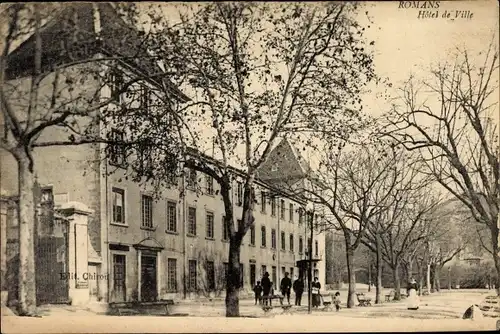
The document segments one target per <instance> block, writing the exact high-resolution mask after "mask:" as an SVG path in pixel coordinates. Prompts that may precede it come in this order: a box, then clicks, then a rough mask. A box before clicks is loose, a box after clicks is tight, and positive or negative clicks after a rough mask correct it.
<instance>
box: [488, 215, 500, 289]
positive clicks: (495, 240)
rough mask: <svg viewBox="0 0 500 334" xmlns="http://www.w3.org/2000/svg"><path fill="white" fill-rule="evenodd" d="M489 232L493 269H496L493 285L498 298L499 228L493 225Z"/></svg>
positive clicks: (499, 282) (499, 270)
mask: <svg viewBox="0 0 500 334" xmlns="http://www.w3.org/2000/svg"><path fill="white" fill-rule="evenodd" d="M490 231H491V241H492V246H493V248H492V249H493V262H494V263H495V269H496V277H495V279H494V280H493V282H494V284H495V289H496V292H497V296H500V248H499V247H498V246H499V240H498V237H499V236H498V232H499V226H498V225H496V224H493V225H492V226H491V227H490Z"/></svg>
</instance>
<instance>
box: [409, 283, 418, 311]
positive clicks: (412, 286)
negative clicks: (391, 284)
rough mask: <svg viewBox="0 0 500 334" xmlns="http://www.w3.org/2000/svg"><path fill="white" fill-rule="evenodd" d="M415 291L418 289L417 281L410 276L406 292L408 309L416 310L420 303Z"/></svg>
mask: <svg viewBox="0 0 500 334" xmlns="http://www.w3.org/2000/svg"><path fill="white" fill-rule="evenodd" d="M417 291H418V284H417V281H416V280H415V279H414V278H412V279H411V281H410V283H409V284H408V288H407V294H408V298H407V303H408V309H409V310H418V307H419V305H420V298H419V297H418V294H417Z"/></svg>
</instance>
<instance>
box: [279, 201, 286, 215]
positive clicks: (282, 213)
mask: <svg viewBox="0 0 500 334" xmlns="http://www.w3.org/2000/svg"><path fill="white" fill-rule="evenodd" d="M280 205H281V207H280V209H281V217H280V218H281V219H285V200H284V199H282V200H281V201H280Z"/></svg>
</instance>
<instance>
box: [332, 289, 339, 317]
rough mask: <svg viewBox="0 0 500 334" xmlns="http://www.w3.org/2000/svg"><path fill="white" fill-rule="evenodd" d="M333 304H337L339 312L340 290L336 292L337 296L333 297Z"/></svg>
mask: <svg viewBox="0 0 500 334" xmlns="http://www.w3.org/2000/svg"><path fill="white" fill-rule="evenodd" d="M333 304H334V305H335V310H337V312H338V311H339V310H340V292H338V291H337V292H335V296H334V297H333Z"/></svg>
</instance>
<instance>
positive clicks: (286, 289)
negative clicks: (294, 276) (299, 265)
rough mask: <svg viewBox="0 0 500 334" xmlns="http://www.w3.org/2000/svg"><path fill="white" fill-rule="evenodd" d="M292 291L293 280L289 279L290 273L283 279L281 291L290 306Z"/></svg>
mask: <svg viewBox="0 0 500 334" xmlns="http://www.w3.org/2000/svg"><path fill="white" fill-rule="evenodd" d="M291 289H292V280H291V279H290V277H288V273H285V277H283V278H282V279H281V284H280V290H281V294H282V295H283V297H285V296H286V298H287V301H288V304H290V290H291Z"/></svg>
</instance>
